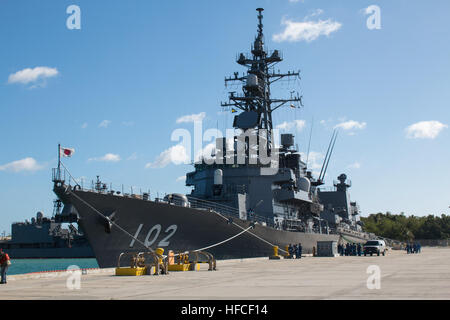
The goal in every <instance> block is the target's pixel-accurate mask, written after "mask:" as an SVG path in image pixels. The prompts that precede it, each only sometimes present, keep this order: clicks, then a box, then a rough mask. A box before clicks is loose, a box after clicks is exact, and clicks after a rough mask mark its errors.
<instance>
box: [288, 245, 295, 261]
mask: <svg viewBox="0 0 450 320" xmlns="http://www.w3.org/2000/svg"><path fill="white" fill-rule="evenodd" d="M288 252H289V259H292V255H293V254H294V248H293V247H292V244H289V247H288Z"/></svg>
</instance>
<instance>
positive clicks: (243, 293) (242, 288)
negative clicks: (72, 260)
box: [0, 247, 450, 300]
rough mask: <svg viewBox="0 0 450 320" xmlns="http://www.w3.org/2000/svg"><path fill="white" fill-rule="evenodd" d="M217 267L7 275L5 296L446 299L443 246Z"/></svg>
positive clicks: (448, 274) (448, 252)
mask: <svg viewBox="0 0 450 320" xmlns="http://www.w3.org/2000/svg"><path fill="white" fill-rule="evenodd" d="M371 265H376V266H379V268H380V272H381V282H380V285H381V287H380V289H372V290H370V289H368V288H367V279H368V277H369V276H370V274H368V273H367V268H368V267H369V266H371ZM217 266H218V269H219V270H218V271H207V270H206V269H207V265H202V268H201V270H200V271H196V272H181V273H180V272H179V273H177V272H171V273H170V274H169V275H159V276H140V277H118V276H114V275H113V273H114V269H112V268H111V269H101V270H99V272H93V273H90V272H88V273H87V274H86V275H82V276H81V283H80V284H81V288H80V289H79V290H69V289H67V287H66V281H67V278H68V275H67V273H65V272H64V273H60V274H55V275H52V276H48V275H44V274H43V275H42V276H39V275H33V276H27V275H17V276H10V277H9V278H8V283H7V284H6V285H2V287H1V291H0V300H8V299H20V300H22V299H152V300H156V299H189V300H190V299H204V300H209V299H233V300H235V299H264V300H266V299H450V248H448V247H447V248H431V247H424V248H423V250H422V253H421V254H406V253H405V252H404V251H395V250H392V251H390V252H389V253H388V255H386V256H385V257H383V256H380V257H377V256H373V257H369V256H367V257H364V256H363V257H335V258H319V257H304V258H302V259H300V260H288V259H282V260H269V259H268V258H254V259H243V260H240V259H237V260H226V261H218V265H217Z"/></svg>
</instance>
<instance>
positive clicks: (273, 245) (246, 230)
mask: <svg viewBox="0 0 450 320" xmlns="http://www.w3.org/2000/svg"><path fill="white" fill-rule="evenodd" d="M212 212H214V213H215V214H217V215H218V216H220V217H222V218H223V219H225V220H227V221H228V220H229V219H228V218H227V217H224V216H223V215H221V214H220V213H218V212H216V211H214V210H213V211H212ZM233 224H234V225H235V226H237V227H238V228H240V229H242V230H244V228H243V227H241V226H240V225H238V224H237V223H236V222H233ZM249 229H251V227H250V228H247V229H245V230H244V231H243V232H248V233H249V234H251V235H252V236H254V237H256V238H258V239H259V240H261V241H263V242H265V243H267V244H269V245H271V246H272V247H275V244H273V243H270V242H269V241H267V240H265V239H263V238H261V237H260V236H257V235H256V234H254V233H252V232H250V231H248V230H249ZM243 232H242V233H243ZM277 247H278V250H280V251H283V252H285V253H287V251H286V250H283V249H281V248H280V246H277Z"/></svg>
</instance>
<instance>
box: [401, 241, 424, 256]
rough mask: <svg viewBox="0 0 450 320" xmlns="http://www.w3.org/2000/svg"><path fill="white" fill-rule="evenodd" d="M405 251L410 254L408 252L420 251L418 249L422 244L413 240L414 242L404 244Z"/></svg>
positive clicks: (420, 248)
mask: <svg viewBox="0 0 450 320" xmlns="http://www.w3.org/2000/svg"><path fill="white" fill-rule="evenodd" d="M405 250H406V253H408V254H410V253H420V251H421V250H422V246H421V245H420V243H418V242H414V243H409V242H408V243H407V244H406V248H405Z"/></svg>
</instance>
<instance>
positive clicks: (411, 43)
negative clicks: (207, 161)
mask: <svg viewBox="0 0 450 320" xmlns="http://www.w3.org/2000/svg"><path fill="white" fill-rule="evenodd" d="M72 4H75V5H78V6H79V7H80V9H81V29H79V30H76V29H75V30H70V29H68V28H67V26H66V20H67V18H68V17H69V16H70V14H67V13H66V9H67V7H68V6H70V5H72ZM370 5H377V6H378V7H379V8H380V10H381V29H372V30H370V29H368V27H367V24H366V20H367V19H368V17H369V16H370V14H366V13H365V8H367V7H369V6H370ZM257 7H263V8H264V9H265V11H264V33H265V40H266V45H267V47H269V49H279V50H281V51H282V52H283V56H284V61H283V62H282V63H281V64H279V65H278V67H277V68H279V69H281V70H282V71H287V70H298V69H300V70H301V75H302V80H301V81H300V82H296V83H283V84H282V85H280V86H278V87H277V88H276V89H275V88H274V91H273V93H274V95H276V96H288V95H289V91H291V90H293V89H299V90H300V92H301V94H302V95H303V102H304V105H305V107H304V108H302V109H300V110H295V111H293V110H292V109H290V108H285V109H281V110H280V111H279V112H278V113H277V114H276V115H275V116H274V120H275V121H276V124H277V125H281V126H283V124H284V127H289V126H291V128H292V130H294V131H295V135H296V139H297V143H298V144H299V147H300V150H301V151H302V152H306V149H307V143H308V136H309V131H310V128H311V120H312V119H314V127H313V136H312V143H311V150H312V151H313V153H311V156H310V159H312V160H314V161H315V163H312V165H314V164H315V165H316V166H318V165H319V164H321V160H322V157H323V155H324V153H325V152H326V147H327V144H328V142H329V139H330V137H331V134H332V131H333V128H335V127H336V126H338V127H340V134H339V138H338V140H337V143H336V148H335V152H334V154H333V157H332V159H331V162H330V166H329V169H328V173H327V184H328V185H330V184H332V181H333V179H336V177H337V176H338V175H339V174H340V173H342V172H345V173H347V175H348V176H349V177H350V179H351V180H352V182H353V187H352V189H351V196H352V199H353V200H356V201H358V202H359V204H360V206H361V209H362V210H363V214H364V215H368V214H370V213H375V212H379V211H383V212H384V211H387V210H389V211H391V212H394V213H399V212H402V211H403V212H405V213H406V214H414V215H426V214H430V213H432V214H439V215H440V214H442V213H446V214H448V213H449V208H448V206H449V205H450V201H449V194H450V192H449V191H450V187H449V181H450V171H449V169H448V168H449V161H448V159H450V148H449V146H450V143H449V128H448V125H449V124H450V111H449V110H450V109H449V101H450V59H449V57H450V42H449V41H448V39H449V34H450V26H449V24H448V12H450V3H449V2H448V1H446V0H435V1H433V2H432V3H429V2H426V1H412V0H408V1H407V0H394V1H392V0H389V1H375V0H373V1H363V0H354V1H320V0H314V1H313V0H303V1H301V0H299V1H289V0H277V1H273V0H272V1H269V0H266V1H220V2H219V1H207V0H203V1H176V2H175V1H173V2H171V1H143V0H142V1H126V2H125V1H107V2H106V1H63V0H58V1H45V2H37V1H13V0H2V1H1V2H0V43H1V50H0V135H1V137H2V139H1V140H0V150H1V152H0V187H1V192H0V214H1V220H0V231H3V230H6V231H7V232H9V231H10V224H11V223H12V222H13V221H21V220H24V219H26V218H28V219H29V218H30V217H31V216H34V215H35V213H36V212H37V211H38V210H41V211H43V212H44V213H45V214H46V215H50V214H51V211H52V200H53V199H54V195H53V193H52V191H51V189H52V183H51V168H52V167H55V166H56V163H57V144H58V143H61V144H62V145H63V146H66V147H73V148H75V150H76V151H75V154H74V156H73V157H72V158H70V159H66V160H65V164H66V165H67V166H68V167H69V169H70V171H71V172H72V174H73V175H74V176H75V177H77V178H80V177H84V179H85V181H90V180H91V179H94V178H95V176H96V175H97V174H98V175H100V176H101V177H103V179H104V180H105V181H107V182H112V183H113V184H114V185H120V184H124V185H126V186H135V187H137V188H139V187H140V188H142V189H143V190H147V189H150V192H151V195H152V197H153V196H155V195H156V193H157V192H159V193H160V194H163V193H165V192H189V189H188V188H186V187H185V186H184V181H183V179H182V178H180V177H182V176H184V175H185V173H186V172H187V171H191V170H192V166H191V165H189V164H180V165H175V164H173V163H170V164H167V165H165V166H162V165H159V166H158V165H157V164H158V163H159V164H161V163H162V162H161V161H162V159H163V158H164V155H165V153H164V151H165V150H168V149H169V148H171V147H173V146H175V145H176V142H174V141H171V134H172V132H173V131H174V130H175V129H177V128H185V129H188V130H190V131H191V132H192V131H193V123H192V122H182V121H181V122H180V121H178V123H177V119H181V118H182V117H183V116H188V115H197V116H200V117H202V118H203V127H204V128H205V129H207V128H216V126H218V127H219V129H221V130H223V129H225V128H230V127H231V124H232V115H231V114H230V113H229V112H225V113H220V111H221V107H220V102H221V101H226V99H227V92H228V89H226V88H225V87H224V82H223V79H224V77H225V76H228V75H232V73H233V72H234V71H239V72H242V71H244V70H243V68H242V67H240V66H239V65H238V64H236V63H235V57H236V54H237V53H239V52H249V50H250V43H251V41H253V39H254V36H255V34H256V22H257V19H256V11H255V9H256V8H257ZM289 26H290V27H291V29H287V28H288V27H289ZM277 35H278V36H277ZM37 67H41V68H38V69H36V68H37ZM21 71H22V72H21ZM202 113H204V114H202ZM293 120H303V121H304V122H297V124H299V125H298V126H292V121H293ZM407 128H409V131H408V129H407ZM292 130H290V131H292ZM205 145H206V143H205ZM166 154H167V153H166ZM108 160H109V161H108ZM86 184H87V183H86Z"/></svg>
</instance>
